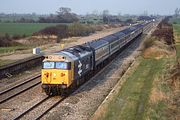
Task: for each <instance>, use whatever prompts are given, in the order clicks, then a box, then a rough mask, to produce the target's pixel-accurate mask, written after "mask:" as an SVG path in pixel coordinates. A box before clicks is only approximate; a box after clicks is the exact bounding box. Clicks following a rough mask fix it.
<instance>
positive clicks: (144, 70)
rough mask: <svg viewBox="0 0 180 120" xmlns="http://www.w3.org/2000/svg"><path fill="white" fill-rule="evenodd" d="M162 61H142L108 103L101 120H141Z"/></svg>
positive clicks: (160, 69)
mask: <svg viewBox="0 0 180 120" xmlns="http://www.w3.org/2000/svg"><path fill="white" fill-rule="evenodd" d="M164 63H165V62H164V59H159V60H154V59H143V58H142V60H141V63H140V65H139V66H138V67H137V69H136V70H135V71H134V72H133V73H132V74H131V75H130V76H129V78H128V79H127V80H126V82H125V83H124V85H123V86H122V88H121V89H120V90H119V91H118V94H117V95H116V96H114V98H113V99H112V101H110V102H109V103H108V107H107V108H108V109H107V110H105V111H106V112H105V114H103V116H101V117H100V118H99V119H101V120H132V119H137V120H141V119H143V118H144V117H145V116H144V115H145V109H146V108H147V106H148V99H149V94H150V92H151V88H152V83H153V80H154V79H155V78H156V77H157V76H159V75H160V73H161V72H162V68H163V66H164Z"/></svg>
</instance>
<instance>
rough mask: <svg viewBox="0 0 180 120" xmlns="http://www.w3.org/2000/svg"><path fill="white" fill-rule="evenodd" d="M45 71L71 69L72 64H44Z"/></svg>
mask: <svg viewBox="0 0 180 120" xmlns="http://www.w3.org/2000/svg"><path fill="white" fill-rule="evenodd" d="M43 68H44V69H70V63H66V62H43Z"/></svg>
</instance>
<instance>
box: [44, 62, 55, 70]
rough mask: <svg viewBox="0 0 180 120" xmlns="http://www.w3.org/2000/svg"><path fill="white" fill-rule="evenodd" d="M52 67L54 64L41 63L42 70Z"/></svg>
mask: <svg viewBox="0 0 180 120" xmlns="http://www.w3.org/2000/svg"><path fill="white" fill-rule="evenodd" d="M54 65H55V63H54V62H43V68H44V69H51V68H54Z"/></svg>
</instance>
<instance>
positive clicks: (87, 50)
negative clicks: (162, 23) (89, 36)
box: [41, 22, 151, 95]
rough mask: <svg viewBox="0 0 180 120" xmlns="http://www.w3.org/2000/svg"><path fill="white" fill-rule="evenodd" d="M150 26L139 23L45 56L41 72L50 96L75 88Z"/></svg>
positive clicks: (42, 81)
mask: <svg viewBox="0 0 180 120" xmlns="http://www.w3.org/2000/svg"><path fill="white" fill-rule="evenodd" d="M150 23H151V22H149V23H145V24H137V25H134V26H131V27H129V28H127V29H124V30H122V31H119V32H116V33H114V34H111V35H108V36H106V37H103V38H100V39H98V40H93V41H91V42H88V43H84V44H82V45H77V46H74V47H70V48H67V49H64V50H62V51H60V52H57V53H53V54H50V55H47V56H45V59H44V60H43V64H42V72H41V83H42V85H41V86H42V89H43V90H44V91H45V93H46V94H47V95H56V94H60V95H62V94H66V93H67V92H69V90H72V89H73V88H76V87H77V86H79V85H80V84H82V83H84V82H85V81H86V80H87V78H88V76H91V75H92V74H93V72H94V71H97V70H98V69H100V68H101V66H103V65H104V64H106V62H107V61H108V60H109V59H111V58H113V56H115V55H116V54H118V53H119V52H121V51H122V48H124V47H125V46H126V45H128V44H129V43H130V42H131V41H133V40H134V38H136V37H138V36H139V35H140V34H142V33H143V29H144V28H145V27H146V26H147V25H149V24H150Z"/></svg>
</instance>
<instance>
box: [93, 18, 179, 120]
mask: <svg viewBox="0 0 180 120" xmlns="http://www.w3.org/2000/svg"><path fill="white" fill-rule="evenodd" d="M167 31H169V32H168V34H167ZM172 33H173V32H172V26H171V25H170V24H167V22H166V21H163V22H162V23H161V24H160V25H159V26H158V28H157V29H156V30H155V32H154V33H153V37H152V38H149V39H147V40H146V41H145V42H144V50H143V53H142V57H141V58H140V60H139V61H138V62H137V63H139V64H138V65H137V66H134V67H133V68H132V71H131V74H128V75H127V76H128V77H126V78H127V79H126V80H125V82H124V83H123V85H121V81H120V82H119V83H118V85H119V86H120V87H117V89H115V92H114V95H110V98H109V100H107V101H106V102H105V103H103V104H102V106H101V107H100V108H99V109H98V111H97V112H96V113H95V115H94V116H93V119H96V120H97V119H101V120H178V118H179V117H180V108H179V106H180V99H179V95H180V94H179V93H180V81H179V78H180V74H179V73H180V67H178V65H177V59H176V55H175V50H174V46H173V44H174V40H173V37H172V36H173V35H172ZM179 52H180V49H179V47H177V56H179ZM121 86H122V87H121Z"/></svg>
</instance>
